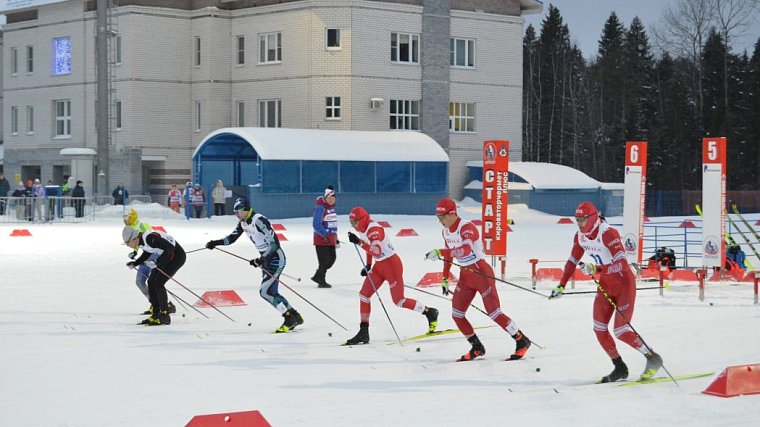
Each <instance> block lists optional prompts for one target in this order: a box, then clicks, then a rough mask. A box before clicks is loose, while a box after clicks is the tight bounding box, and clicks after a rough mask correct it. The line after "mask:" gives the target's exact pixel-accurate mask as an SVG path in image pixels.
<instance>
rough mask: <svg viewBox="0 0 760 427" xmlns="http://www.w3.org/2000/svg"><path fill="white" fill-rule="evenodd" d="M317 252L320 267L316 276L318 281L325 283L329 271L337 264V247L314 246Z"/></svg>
mask: <svg viewBox="0 0 760 427" xmlns="http://www.w3.org/2000/svg"><path fill="white" fill-rule="evenodd" d="M314 247H315V248H316V250H317V262H319V267H318V268H317V273H316V274H315V276H316V278H317V281H320V282H322V281H324V280H325V274H327V270H329V269H330V267H332V266H333V264H335V246H314Z"/></svg>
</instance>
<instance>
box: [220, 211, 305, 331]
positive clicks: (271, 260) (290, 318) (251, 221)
mask: <svg viewBox="0 0 760 427" xmlns="http://www.w3.org/2000/svg"><path fill="white" fill-rule="evenodd" d="M232 210H233V212H235V216H237V218H238V219H239V220H240V222H238V225H237V227H235V229H234V230H233V231H232V233H230V235H229V236H227V237H225V238H224V239H219V240H211V241H209V242H208V243H206V248H207V249H214V248H215V247H216V246H227V245H231V244H233V243H235V241H237V239H238V238H239V237H240V236H242V235H243V233H244V232H245V233H246V234H248V238H249V239H251V242H253V244H254V245H255V246H256V249H258V251H259V254H260V256H259V258H254V259H252V260H251V261H250V262H249V264H251V265H252V266H254V267H261V269H262V270H263V271H262V277H261V287H260V288H259V295H261V297H262V298H264V299H265V300H266V301H267V302H268V303H269V304H271V305H272V307H274V308H275V309H277V311H279V312H280V313H281V314H282V317H283V318H284V319H285V321H284V322H283V324H282V326H280V327H279V328H277V330H276V331H275V332H289V331H291V330H293V328H295V327H296V326H298V325H300V324H302V323H303V317H301V314H300V313H298V311H296V309H295V308H293V306H291V305H290V303H289V302H288V300H287V299H285V297H284V296H282V295H280V293H279V291H278V289H277V288H278V284H279V277H280V274H281V273H282V270H283V269H284V268H285V264H286V261H285V252H283V251H282V248H281V247H280V239H278V238H277V233H275V232H274V229H272V224H270V223H269V220H268V219H267V218H266V217H265V216H264V215H262V214H260V213H255V212H254V211H253V208H252V207H251V205H250V203H249V202H248V200H247V199H245V198H243V197H240V198H238V199H237V200H235V204H234V205H233V207H232Z"/></svg>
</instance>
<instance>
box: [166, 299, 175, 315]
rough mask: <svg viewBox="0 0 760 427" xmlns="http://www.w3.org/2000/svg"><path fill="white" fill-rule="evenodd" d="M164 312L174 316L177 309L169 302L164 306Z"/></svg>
mask: <svg viewBox="0 0 760 427" xmlns="http://www.w3.org/2000/svg"><path fill="white" fill-rule="evenodd" d="M166 311H167V312H168V313H169V314H174V313H176V312H177V307H176V306H175V305H174V304H172V303H171V302H169V304H167V305H166Z"/></svg>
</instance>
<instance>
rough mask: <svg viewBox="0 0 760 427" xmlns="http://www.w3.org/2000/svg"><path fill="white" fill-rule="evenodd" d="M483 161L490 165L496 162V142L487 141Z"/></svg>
mask: <svg viewBox="0 0 760 427" xmlns="http://www.w3.org/2000/svg"><path fill="white" fill-rule="evenodd" d="M483 163H485V164H490V165H492V164H495V163H496V144H494V143H492V142H488V143H486V147H485V149H484V150H483Z"/></svg>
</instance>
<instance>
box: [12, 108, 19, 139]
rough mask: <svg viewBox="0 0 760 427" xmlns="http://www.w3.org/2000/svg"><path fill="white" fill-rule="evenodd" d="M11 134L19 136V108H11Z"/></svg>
mask: <svg viewBox="0 0 760 427" xmlns="http://www.w3.org/2000/svg"><path fill="white" fill-rule="evenodd" d="M11 134H13V135H18V107H11Z"/></svg>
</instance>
